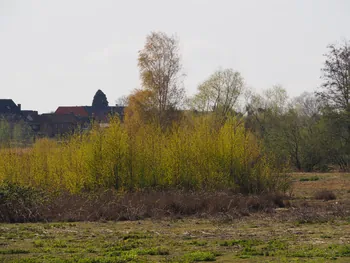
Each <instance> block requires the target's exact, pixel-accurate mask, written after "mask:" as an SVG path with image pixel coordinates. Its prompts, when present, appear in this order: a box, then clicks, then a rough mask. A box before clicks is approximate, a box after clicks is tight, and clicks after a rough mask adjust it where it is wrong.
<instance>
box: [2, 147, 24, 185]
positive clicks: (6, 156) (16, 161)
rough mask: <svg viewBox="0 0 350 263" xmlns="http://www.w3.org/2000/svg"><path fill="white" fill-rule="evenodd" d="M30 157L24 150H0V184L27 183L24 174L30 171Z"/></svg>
mask: <svg viewBox="0 0 350 263" xmlns="http://www.w3.org/2000/svg"><path fill="white" fill-rule="evenodd" d="M28 157H29V155H28V152H25V151H24V150H22V149H11V148H7V149H0V183H1V182H4V181H9V182H20V181H22V182H25V179H26V178H27V177H24V176H23V172H24V171H25V170H27V169H28Z"/></svg>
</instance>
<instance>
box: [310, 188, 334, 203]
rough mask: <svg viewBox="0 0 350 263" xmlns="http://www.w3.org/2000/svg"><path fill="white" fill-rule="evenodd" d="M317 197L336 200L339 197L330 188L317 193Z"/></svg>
mask: <svg viewBox="0 0 350 263" xmlns="http://www.w3.org/2000/svg"><path fill="white" fill-rule="evenodd" d="M314 197H315V199H316V200H324V201H329V200H335V199H337V197H336V196H335V194H334V193H333V192H332V191H328V190H321V191H318V192H316V193H315V196H314Z"/></svg>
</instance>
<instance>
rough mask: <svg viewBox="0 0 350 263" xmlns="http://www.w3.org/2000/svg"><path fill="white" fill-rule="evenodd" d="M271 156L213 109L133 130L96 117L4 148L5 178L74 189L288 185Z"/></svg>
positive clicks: (0, 164) (0, 165)
mask: <svg viewBox="0 0 350 263" xmlns="http://www.w3.org/2000/svg"><path fill="white" fill-rule="evenodd" d="M274 163H276V162H275V161H274V159H273V156H266V155H264V151H263V146H262V145H260V143H259V141H257V139H256V138H255V137H254V136H253V135H252V134H251V133H250V132H248V131H246V130H245V128H244V123H243V119H235V118H230V119H228V120H227V121H226V122H225V123H224V124H223V125H222V126H218V125H217V123H216V122H215V118H213V117H212V116H210V115H206V116H196V117H189V118H187V119H186V120H183V121H179V122H177V123H175V124H174V125H173V126H172V127H169V129H168V130H166V131H164V130H162V129H161V127H160V126H159V125H158V124H157V123H156V122H153V123H152V122H151V123H148V124H143V125H142V126H140V127H138V129H135V130H132V129H131V130H130V127H126V126H125V124H121V123H120V122H119V120H118V119H111V121H110V125H109V127H108V128H105V129H102V128H100V127H99V126H97V125H95V126H94V127H93V129H92V130H90V131H89V132H86V133H82V134H75V135H71V136H68V137H67V138H63V140H61V141H60V142H58V141H55V140H49V139H41V140H38V141H37V142H36V143H35V144H34V145H33V147H32V148H31V149H30V150H28V151H27V152H25V153H18V152H16V151H15V149H2V150H1V159H0V182H3V181H12V182H17V183H20V184H25V185H31V186H35V187H40V188H43V189H46V190H49V191H56V190H68V191H70V192H80V191H83V190H95V189H98V188H111V187H113V188H116V189H119V190H138V189H143V188H169V187H172V188H174V187H176V188H184V189H218V188H228V187H229V188H230V187H231V188H235V189H236V190H237V191H240V192H243V193H261V192H264V191H266V192H270V191H274V190H276V189H282V188H283V189H286V187H287V186H288V184H287V183H286V182H287V180H286V177H284V176H281V169H279V168H280V167H275V166H274Z"/></svg>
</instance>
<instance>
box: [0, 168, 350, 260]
mask: <svg viewBox="0 0 350 263" xmlns="http://www.w3.org/2000/svg"><path fill="white" fill-rule="evenodd" d="M322 190H331V191H332V192H333V193H334V195H335V197H336V199H335V200H329V201H324V200H316V199H315V194H316V193H317V192H319V191H322ZM349 197H350V174H336V173H331V174H294V175H293V189H292V197H291V200H290V202H291V207H287V208H280V209H276V210H275V211H273V212H271V211H270V212H269V213H262V212H260V213H254V214H251V215H250V216H245V217H241V218H239V219H232V220H230V219H227V220H224V219H222V218H221V219H215V218H213V219H197V218H182V219H168V220H142V221H126V222H79V223H75V222H66V223H35V224H0V262H84V263H90V262H91V263H93V262H94V263H98V262H205V261H216V262H334V261H335V260H336V261H335V262H350V217H349V216H348V215H349V211H348V209H349V206H348V205H347V204H348V200H349ZM332 199H333V198H332ZM304 202H307V205H305V206H307V207H308V209H307V210H300V209H296V208H294V207H295V206H296V204H298V207H299V206H300V204H302V205H303V204H304ZM338 207H339V208H338ZM314 210H315V213H314V214H313V211H314ZM335 211H336V213H335Z"/></svg>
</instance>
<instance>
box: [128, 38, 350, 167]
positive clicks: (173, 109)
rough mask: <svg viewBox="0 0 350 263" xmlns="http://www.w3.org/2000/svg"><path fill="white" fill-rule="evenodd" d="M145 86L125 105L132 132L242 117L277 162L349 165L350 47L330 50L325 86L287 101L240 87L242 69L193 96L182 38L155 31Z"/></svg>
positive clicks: (144, 60) (144, 65)
mask: <svg viewBox="0 0 350 263" xmlns="http://www.w3.org/2000/svg"><path fill="white" fill-rule="evenodd" d="M138 66H139V70H140V77H141V84H142V88H141V89H137V90H135V91H134V92H133V93H132V94H131V95H130V96H128V97H127V99H126V100H125V99H124V103H126V104H127V105H128V107H127V109H126V122H128V125H129V127H132V129H133V130H137V129H138V128H140V127H141V126H143V125H145V124H146V123H150V122H154V121H156V122H158V123H159V124H160V126H161V127H162V129H166V128H167V127H169V126H170V125H171V124H172V123H173V122H177V121H179V120H180V119H181V118H186V113H188V112H190V113H191V114H194V115H203V114H205V115H210V116H211V117H212V118H213V119H214V120H215V121H214V126H216V127H221V125H224V123H225V121H226V120H227V119H228V118H230V117H232V116H235V117H238V118H241V119H242V121H244V122H245V127H246V129H247V130H249V131H251V132H253V134H254V135H255V136H256V137H257V138H259V139H260V140H261V141H262V142H263V144H264V149H265V151H266V154H273V155H275V156H277V157H278V158H277V159H278V160H279V161H280V162H281V163H288V164H289V165H290V167H291V168H292V169H295V170H298V171H314V170H320V171H325V170H328V169H331V168H335V169H340V170H349V167H350V103H349V102H350V42H348V41H344V42H343V43H341V44H332V45H329V46H328V52H327V53H326V54H325V61H324V66H323V68H322V69H321V78H322V80H323V83H322V86H321V87H318V88H317V91H316V92H305V93H303V94H301V95H300V96H299V97H296V98H289V96H288V94H287V92H286V90H285V89H284V88H283V87H281V86H275V87H272V88H269V89H266V90H264V91H263V92H262V93H261V94H258V93H255V92H253V91H252V90H251V89H249V88H248V87H247V85H246V84H245V80H244V78H243V76H242V75H241V73H240V72H239V71H235V70H233V69H219V70H217V71H215V72H214V73H213V74H212V75H211V76H209V77H208V78H207V79H206V80H204V81H203V82H202V83H201V84H200V85H199V86H198V89H197V92H196V94H195V95H194V96H192V97H186V96H185V92H184V88H183V82H182V80H183V78H184V74H183V72H182V64H181V56H180V52H179V40H178V38H177V37H176V36H168V35H166V34H165V33H162V32H152V33H151V34H150V35H149V36H147V38H146V43H145V46H144V48H143V49H142V50H140V51H139V57H138Z"/></svg>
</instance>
